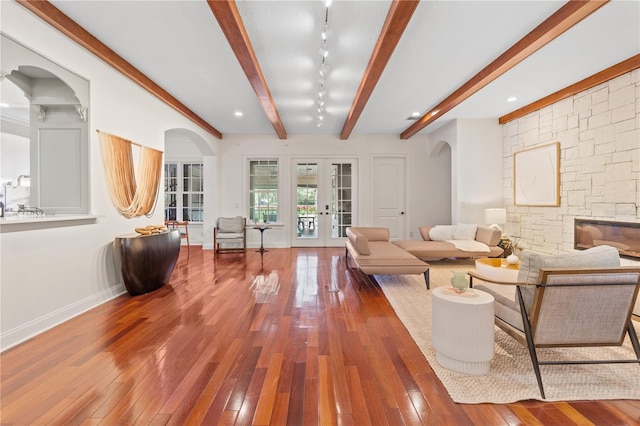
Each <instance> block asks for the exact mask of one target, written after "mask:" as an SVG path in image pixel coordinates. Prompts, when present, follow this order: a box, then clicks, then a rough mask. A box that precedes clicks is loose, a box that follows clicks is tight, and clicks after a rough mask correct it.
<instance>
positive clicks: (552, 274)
mask: <svg viewBox="0 0 640 426" xmlns="http://www.w3.org/2000/svg"><path fill="white" fill-rule="evenodd" d="M469 276H470V281H471V285H473V279H474V278H475V279H478V280H481V281H484V282H486V283H489V284H500V285H512V286H513V285H515V286H516V298H517V303H518V306H519V310H520V315H521V317H522V325H523V328H524V330H519V329H518V328H517V327H516V326H514V325H513V324H509V323H508V322H506V321H504V320H502V319H500V318H498V317H497V316H496V325H497V326H498V327H500V328H501V329H502V330H504V331H505V332H506V333H507V334H509V335H510V336H511V337H513V338H515V339H516V340H517V341H518V342H520V343H521V344H523V345H524V346H526V347H527V348H528V349H529V355H530V357H531V362H532V363H533V369H534V372H535V375H536V380H537V382H538V387H539V389H540V394H541V395H542V398H543V399H544V398H545V393H544V387H543V385H542V378H541V375H540V365H566V364H618V363H636V364H640V343H639V342H638V336H637V334H636V331H635V328H634V326H633V321H632V319H631V314H632V310H633V306H634V303H635V300H636V297H638V291H639V288H640V268H634V267H632V268H627V267H617V268H604V269H603V268H581V269H558V268H554V269H540V275H539V281H540V282H539V283H538V284H524V283H513V282H511V283H509V282H500V281H494V280H492V279H490V278H487V277H483V276H482V275H479V274H477V273H475V272H469ZM527 287H528V288H529V289H531V287H534V291H533V301H532V304H531V305H530V307H529V308H527V305H528V303H526V302H525V300H526V299H527V296H525V292H526V291H527V290H526V289H527ZM483 289H484V288H483ZM575 292H581V294H580V297H575V296H576V294H575ZM568 293H573V294H568ZM529 294H530V292H529ZM581 303H582V304H586V305H587V306H598V307H599V308H600V309H593V310H588V307H585V306H584V305H583V306H580V305H579V304H581ZM592 304H595V305H592ZM603 304H604V305H603ZM603 307H604V309H602V308H603ZM527 309H528V311H527ZM558 326H559V327H558ZM589 327H593V329H592V330H593V336H587V334H589V331H588V330H589ZM568 329H574V330H578V331H577V333H580V332H584V333H585V338H573V337H572V336H568V335H567V333H566V332H565V331H564V330H568ZM627 334H628V335H629V339H630V340H631V344H632V346H633V350H634V352H635V355H636V359H607V360H594V361H586V360H575V361H573V360H570V361H542V362H541V361H538V354H537V351H536V349H537V348H553V347H594V346H621V345H622V344H623V342H624V339H625V335H627Z"/></svg>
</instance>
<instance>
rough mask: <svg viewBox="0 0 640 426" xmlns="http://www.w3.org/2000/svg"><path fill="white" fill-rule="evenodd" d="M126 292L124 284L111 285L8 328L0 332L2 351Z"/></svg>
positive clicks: (0, 349) (0, 347)
mask: <svg viewBox="0 0 640 426" xmlns="http://www.w3.org/2000/svg"><path fill="white" fill-rule="evenodd" d="M126 292H127V290H126V289H125V288H124V286H123V285H122V284H119V285H117V286H114V287H110V288H108V289H107V290H103V291H101V292H100V293H96V294H93V295H91V296H89V297H87V298H85V299H82V300H79V301H77V302H75V303H73V304H71V305H69V306H65V307H64V308H61V309H58V310H56V311H53V312H51V313H49V314H47V315H44V316H42V317H40V318H36V319H34V320H32V321H29V322H28V323H26V324H23V325H21V326H19V327H16V328H14V329H12V330H8V331H6V332H5V333H2V334H0V352H3V351H5V350H7V349H9V348H12V347H13V346H16V345H18V344H20V343H22V342H24V341H26V340H29V339H31V338H32V337H34V336H37V335H38V334H40V333H42V332H44V331H47V330H49V329H50V328H53V327H55V326H56V325H59V324H61V323H63V322H65V321H68V320H70V319H71V318H73V317H75V316H78V315H80V314H82V313H84V312H86V311H88V310H90V309H93V308H95V307H96V306H98V305H101V304H103V303H104V302H106V301H108V300H111V299H114V298H116V297H118V296H120V295H121V294H124V293H126Z"/></svg>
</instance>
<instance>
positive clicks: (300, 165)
mask: <svg viewBox="0 0 640 426" xmlns="http://www.w3.org/2000/svg"><path fill="white" fill-rule="evenodd" d="M356 166H357V162H356V160H355V159H332V158H329V159H327V158H305V159H293V160H292V167H291V169H292V174H293V176H292V183H293V184H292V185H291V186H292V188H293V193H292V196H291V199H292V200H293V201H292V205H293V211H292V215H291V217H292V218H293V219H292V221H291V223H292V244H291V245H292V246H293V247H336V246H341V245H343V244H344V241H345V240H346V235H347V234H346V229H347V227H349V226H351V224H352V220H353V218H354V217H355V212H354V207H355V206H356V205H357V199H356V194H357V187H356V177H357V173H356V172H357V170H356Z"/></svg>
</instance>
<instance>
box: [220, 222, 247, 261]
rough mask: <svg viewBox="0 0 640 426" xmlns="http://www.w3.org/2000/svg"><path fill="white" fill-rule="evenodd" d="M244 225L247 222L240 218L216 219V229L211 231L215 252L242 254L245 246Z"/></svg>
mask: <svg viewBox="0 0 640 426" xmlns="http://www.w3.org/2000/svg"><path fill="white" fill-rule="evenodd" d="M246 223H247V220H246V219H245V218H244V217H242V216H236V217H233V218H228V217H220V218H218V220H217V221H216V227H215V228H214V229H213V247H214V249H215V252H216V253H222V252H234V251H236V252H237V251H242V252H244V250H245V248H246V246H247V231H246V227H245V226H246ZM221 245H222V246H221ZM229 246H230V247H229Z"/></svg>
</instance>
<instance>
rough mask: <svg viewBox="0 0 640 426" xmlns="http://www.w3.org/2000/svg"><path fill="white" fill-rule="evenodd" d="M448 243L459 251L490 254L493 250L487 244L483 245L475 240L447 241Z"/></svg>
mask: <svg viewBox="0 0 640 426" xmlns="http://www.w3.org/2000/svg"><path fill="white" fill-rule="evenodd" d="M447 242H448V243H451V244H453V245H454V246H456V248H457V249H458V250H462V251H477V252H484V253H489V252H490V251H491V249H489V246H488V245H486V244H485V243H481V242H480V241H475V240H447Z"/></svg>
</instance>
